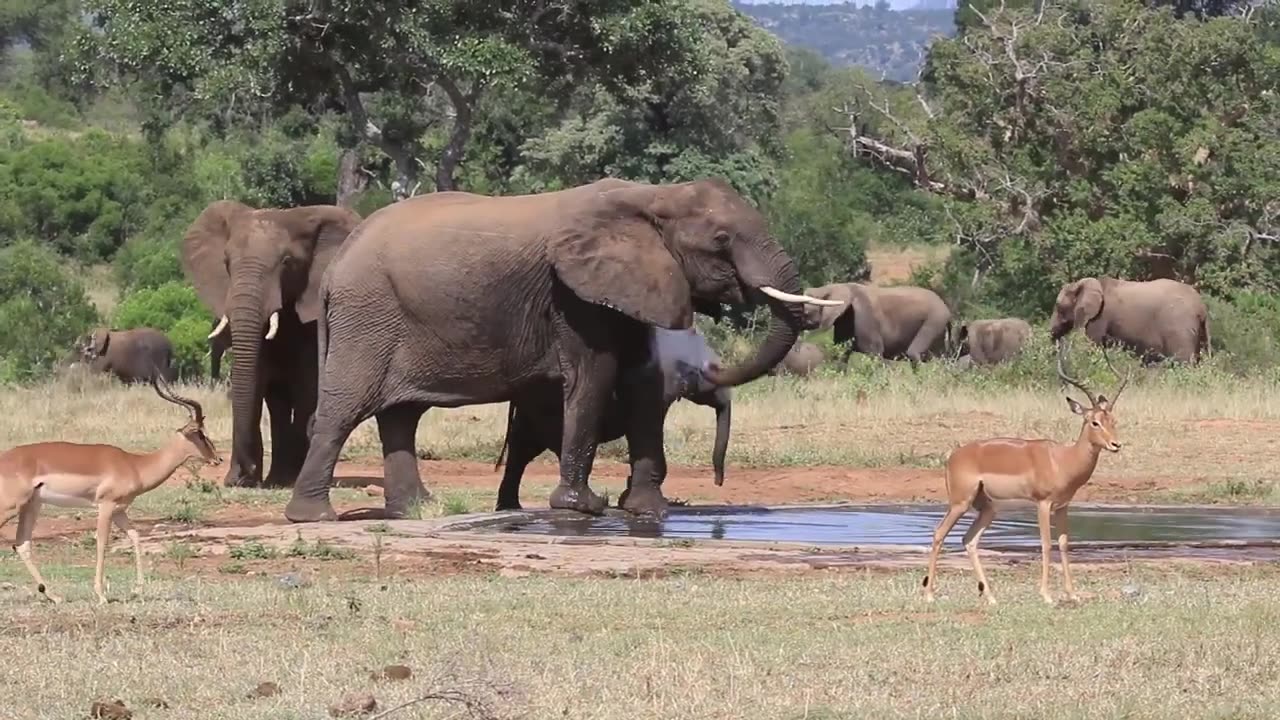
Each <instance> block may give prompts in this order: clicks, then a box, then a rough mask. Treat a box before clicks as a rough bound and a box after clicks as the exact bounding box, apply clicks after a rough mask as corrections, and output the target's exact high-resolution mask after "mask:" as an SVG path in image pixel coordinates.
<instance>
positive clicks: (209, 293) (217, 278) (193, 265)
mask: <svg viewBox="0 0 1280 720" xmlns="http://www.w3.org/2000/svg"><path fill="white" fill-rule="evenodd" d="M249 212H252V208H250V207H249V206H247V205H244V204H242V203H238V202H235V201H233V200H219V201H217V202H214V203H210V204H209V206H208V207H206V208H205V209H204V212H202V213H200V215H198V216H197V217H196V219H195V220H194V221H192V223H191V225H190V226H188V227H187V232H186V235H184V236H183V237H182V272H183V274H185V275H186V276H187V279H188V280H189V281H191V284H192V285H194V286H195V288H196V295H197V296H199V298H200V302H202V303H204V305H205V307H207V308H209V309H210V310H212V311H213V315H214V317H215V318H220V317H222V316H223V315H225V314H226V302H227V287H228V286H229V285H230V284H231V278H230V276H229V275H228V274H227V259H226V258H227V243H228V242H230V240H231V226H232V224H233V223H234V222H235V220H236V219H237V218H238V217H240V216H242V215H244V214H245V213H249Z"/></svg>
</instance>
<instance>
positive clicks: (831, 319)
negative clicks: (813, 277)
mask: <svg viewBox="0 0 1280 720" xmlns="http://www.w3.org/2000/svg"><path fill="white" fill-rule="evenodd" d="M804 294H805V295H809V296H810V297H816V298H818V299H819V300H839V301H841V302H843V303H844V304H843V305H831V306H824V307H823V308H821V312H820V313H819V316H818V317H819V320H818V329H819V330H830V329H831V328H832V327H834V326H835V324H836V321H837V320H839V319H840V318H841V317H843V316H844V314H845V313H847V312H849V311H850V310H851V309H852V305H850V303H851V301H852V300H853V297H852V293H851V292H850V291H849V287H848V286H847V285H828V286H826V287H821V288H812V289H806V290H805V291H804Z"/></svg>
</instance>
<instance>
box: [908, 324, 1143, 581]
mask: <svg viewBox="0 0 1280 720" xmlns="http://www.w3.org/2000/svg"><path fill="white" fill-rule="evenodd" d="M1066 349H1067V348H1066V344H1065V343H1063V342H1061V341H1060V342H1059V343H1058V377H1059V378H1060V379H1061V380H1062V382H1063V383H1067V384H1070V385H1074V386H1075V387H1077V388H1079V389H1080V390H1081V391H1082V392H1083V393H1084V394H1085V397H1087V398H1088V400H1089V404H1090V407H1089V408H1088V409H1086V408H1084V407H1083V406H1082V405H1080V403H1078V402H1076V401H1075V400H1074V399H1072V398H1070V397H1068V398H1067V406H1068V407H1070V408H1071V412H1073V413H1075V414H1077V415H1080V416H1082V418H1083V424H1082V425H1081V427H1080V435H1079V437H1077V438H1076V441H1075V442H1074V443H1060V442H1055V441H1053V440H1023V439H1019V438H991V439H988V440H977V441H974V442H971V443H969V444H967V445H963V446H961V447H959V448H956V449H955V450H954V451H952V453H951V456H950V457H949V458H947V465H946V470H945V475H944V478H945V483H946V491H947V501H948V504H949V508H948V510H947V514H946V515H945V516H944V517H943V518H942V522H940V523H938V528H937V530H935V531H934V533H933V546H932V548H930V551H929V569H928V572H927V573H926V574H925V576H924V593H925V598H926V599H927V600H929V601H932V600H933V588H934V577H935V575H936V571H937V564H938V553H939V551H940V550H941V549H942V541H943V539H944V538H946V536H947V533H949V532H951V528H952V527H954V526H955V524H956V521H957V520H959V519H960V516H961V515H963V514H965V513H966V512H968V511H969V509H970V508H974V509H977V511H978V517H977V518H976V519H975V520H974V521H973V525H971V526H969V531H968V532H966V533H965V535H964V547H965V551H966V552H967V553H968V555H969V560H970V561H971V562H972V563H973V572H974V574H975V575H977V576H978V595H979V596H980V597H982V598H983V599H985V600H986V601H987V602H988V603H990V604H993V605H994V604H995V596H993V595H992V594H991V586H990V584H988V582H987V577H986V575H985V574H984V573H983V572H982V564H981V563H980V562H979V561H978V541H979V540H981V539H982V533H983V531H985V530H986V529H987V526H989V525H990V524H991V521H992V520H994V519H995V516H996V511H995V506H994V502H995V501H1000V500H1030V501H1032V502H1034V503H1035V504H1036V515H1037V520H1038V524H1039V526H1040V550H1041V556H1042V557H1041V560H1042V562H1041V568H1040V570H1041V572H1040V596H1041V597H1043V598H1044V600H1045V602H1047V603H1049V604H1053V602H1054V600H1053V597H1052V596H1051V595H1050V594H1049V550H1050V547H1051V543H1050V532H1049V531H1050V518H1051V517H1052V520H1053V525H1056V526H1057V528H1058V550H1059V553H1060V554H1061V556H1062V580H1063V585H1064V586H1065V588H1066V591H1067V597H1068V598H1069V599H1071V600H1076V599H1077V598H1076V591H1075V586H1074V585H1073V584H1072V582H1071V569H1070V567H1069V566H1068V564H1067V533H1068V529H1067V528H1068V526H1067V505H1068V504H1069V503H1070V502H1071V499H1072V498H1073V497H1075V494H1076V492H1077V491H1078V490H1079V489H1080V488H1081V487H1083V486H1084V484H1085V483H1087V482H1088V481H1089V478H1090V477H1092V476H1093V470H1094V468H1095V467H1097V465H1098V455H1099V454H1100V453H1101V451H1102V450H1104V449H1105V450H1107V451H1109V452H1119V451H1120V441H1119V440H1118V439H1117V436H1116V421H1115V416H1114V414H1113V413H1114V411H1115V406H1116V401H1117V400H1119V399H1120V393H1121V392H1124V388H1125V386H1126V385H1128V384H1129V378H1130V376H1131V375H1132V374H1133V371H1132V370H1130V371H1129V373H1128V374H1126V375H1125V376H1124V379H1123V381H1122V382H1121V383H1120V387H1119V388H1117V389H1116V392H1115V395H1114V396H1113V397H1112V399H1111V400H1108V399H1107V398H1106V396H1104V395H1100V394H1099V395H1094V394H1093V393H1091V392H1089V389H1088V388H1087V387H1085V386H1084V385H1083V384H1082V383H1081V382H1080V381H1078V380H1075V379H1072V378H1071V377H1069V376H1068V375H1067V372H1066V370H1065V369H1064V368H1063V361H1064V356H1065V354H1066ZM1102 352H1103V357H1104V358H1105V359H1106V361H1107V367H1108V368H1110V370H1111V372H1113V373H1115V376H1116V378H1117V379H1119V378H1120V373H1119V372H1117V371H1116V369H1115V366H1114V365H1112V364H1111V356H1110V355H1108V354H1107V351H1106V348H1105V347H1104V348H1103V351H1102Z"/></svg>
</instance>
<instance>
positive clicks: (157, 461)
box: [0, 373, 222, 603]
mask: <svg viewBox="0 0 1280 720" xmlns="http://www.w3.org/2000/svg"><path fill="white" fill-rule="evenodd" d="M157 381H158V382H159V384H157ZM151 386H152V387H153V388H155V391H156V394H157V395H159V396H160V397H162V398H164V399H165V400H168V401H169V402H171V403H175V404H177V405H181V406H183V407H185V408H186V409H187V411H188V412H189V413H190V415H191V419H190V420H189V421H188V422H187V424H186V425H183V426H182V427H181V428H179V429H178V431H177V433H176V435H175V436H174V437H173V439H171V440H170V441H169V442H168V443H167V444H166V445H165V446H164V447H162V448H160V449H159V450H156V451H155V452H151V453H145V454H137V453H131V452H127V451H125V450H122V449H120V448H118V447H115V446H112V445H84V444H80V443H69V442H40V443H33V444H30V445H20V446H18V447H15V448H12V449H10V450H8V451H7V452H4V453H0V527H3V526H4V525H5V524H6V523H8V522H9V521H10V520H12V519H13V518H14V516H15V515H16V516H17V517H18V531H17V536H16V537H15V539H14V546H13V548H14V550H16V551H17V553H18V557H20V558H22V563H23V564H24V565H26V567H27V572H29V573H31V579H32V580H34V581H35V583H36V591H37V592H38V593H40V594H41V595H44V596H45V597H47V598H49V599H50V600H52V601H53V602H55V603H60V602H62V598H61V597H59V596H57V595H54V594H52V593H50V592H49V591H48V588H47V587H46V586H45V582H44V578H42V577H41V576H40V571H39V570H38V569H36V565H35V562H33V561H32V559H31V532H32V530H34V529H35V524H36V518H37V517H38V516H39V515H40V506H41V504H43V503H48V504H50V505H54V506H57V507H94V506H97V508H98V547H97V549H98V562H97V568H96V571H95V573H94V576H93V590H94V592H95V593H97V595H98V602H99V603H106V602H107V596H106V594H105V593H104V592H103V588H102V566H103V563H104V562H105V560H106V552H107V540H108V539H109V538H110V535H111V524H112V523H115V525H116V527H118V528H120V529H121V530H123V531H124V532H125V534H127V535H128V536H129V542H130V544H132V545H133V558H134V568H135V570H136V572H137V582H138V584H139V585H141V584H142V582H143V580H142V552H141V549H140V548H139V547H138V540H139V538H138V531H137V530H134V529H133V526H132V525H131V524H130V522H129V518H128V516H127V515H126V514H125V511H126V510H127V509H128V507H129V504H130V503H132V502H133V501H134V500H135V499H136V498H137V497H138V496H139V495H142V494H143V493H145V492H148V491H150V490H154V489H155V488H157V487H159V486H160V485H161V484H162V483H164V481H165V480H167V479H169V476H170V475H172V474H173V472H174V470H177V469H178V466H180V465H182V463H184V462H186V461H187V460H188V459H189V458H193V457H201V458H203V459H204V460H205V462H208V463H210V464H213V465H217V464H219V463H221V462H222V458H221V457H220V456H219V455H218V451H217V449H215V448H214V446H213V442H212V441H210V440H209V437H208V436H207V435H205V432H204V411H203V410H202V409H201V407H200V403H198V402H196V401H195V400H191V399H188V398H184V397H180V396H178V395H176V394H174V392H173V391H172V390H171V389H170V388H169V386H168V384H167V383H165V382H164V379H163V378H160V377H159V374H158V373H157V374H156V375H155V376H153V377H152V380H151Z"/></svg>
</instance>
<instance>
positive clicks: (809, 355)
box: [769, 342, 826, 377]
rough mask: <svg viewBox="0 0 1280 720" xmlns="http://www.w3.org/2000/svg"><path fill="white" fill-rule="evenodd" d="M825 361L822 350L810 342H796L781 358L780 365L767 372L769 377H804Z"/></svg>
mask: <svg viewBox="0 0 1280 720" xmlns="http://www.w3.org/2000/svg"><path fill="white" fill-rule="evenodd" d="M825 359H826V355H825V354H824V353H823V352H822V348H820V347H818V346H817V345H814V344H813V343H811V342H798V343H796V345H795V347H793V348H791V350H790V351H788V352H787V356H786V357H784V358H782V363H781V364H780V365H778V366H777V367H775V368H774V369H773V370H771V371H770V372H769V374H770V375H782V374H787V375H796V376H799V377H804V376H806V375H808V374H809V373H811V372H813V371H814V370H816V369H817V368H818V366H819V365H821V364H822V362H823V361H824V360H825Z"/></svg>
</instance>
